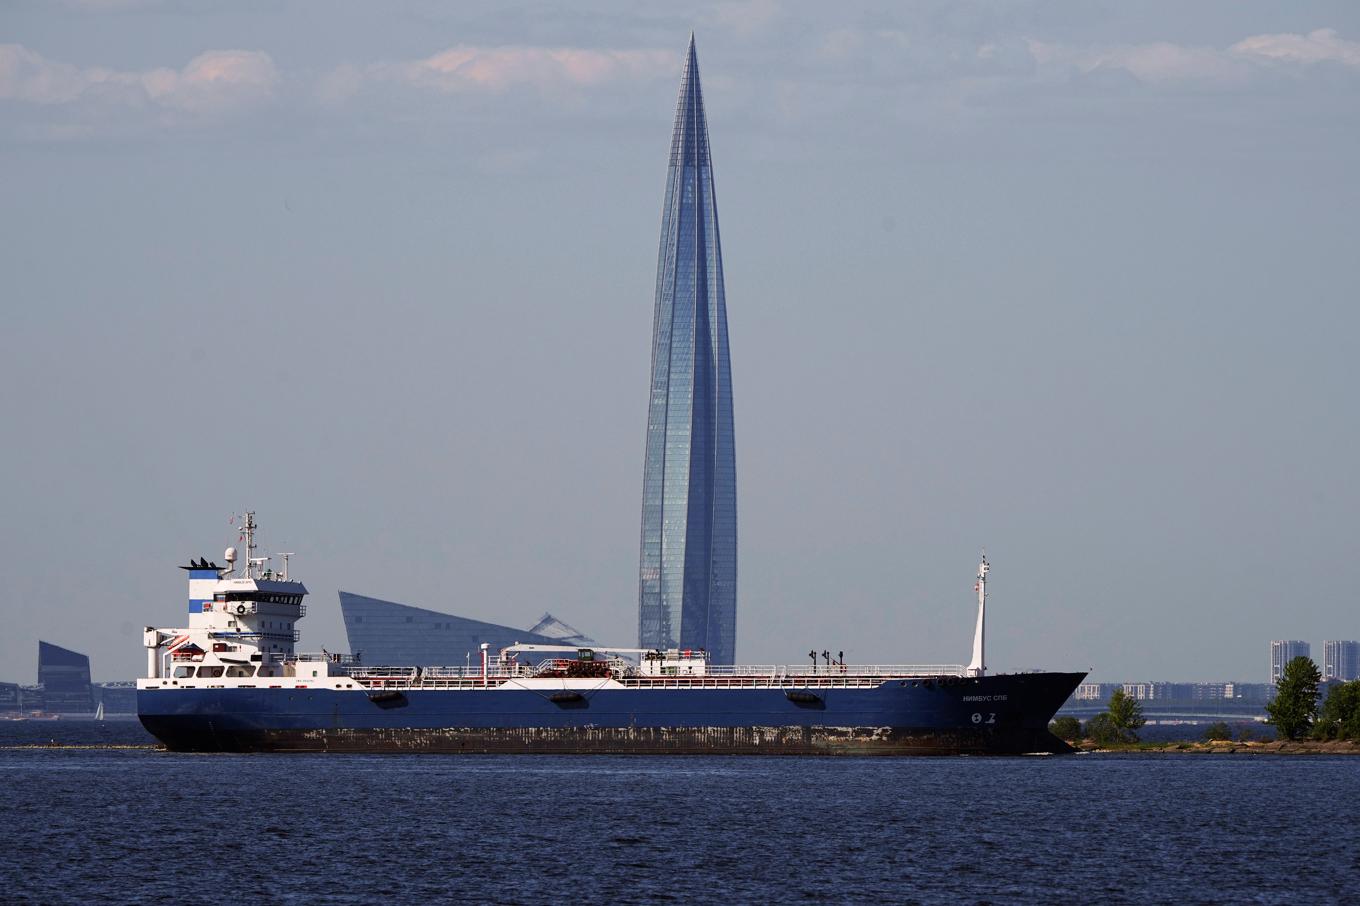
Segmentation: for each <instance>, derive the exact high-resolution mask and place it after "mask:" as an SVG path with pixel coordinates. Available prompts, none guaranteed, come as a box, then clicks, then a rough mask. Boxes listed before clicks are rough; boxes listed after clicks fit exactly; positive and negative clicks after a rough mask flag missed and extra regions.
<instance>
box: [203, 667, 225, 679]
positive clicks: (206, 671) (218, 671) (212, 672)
mask: <svg viewBox="0 0 1360 906" xmlns="http://www.w3.org/2000/svg"><path fill="white" fill-rule="evenodd" d="M221 675H222V668H221V667H220V666H218V665H215V664H204V665H203V666H202V667H199V668H198V677H199V679H203V678H204V677H218V676H221Z"/></svg>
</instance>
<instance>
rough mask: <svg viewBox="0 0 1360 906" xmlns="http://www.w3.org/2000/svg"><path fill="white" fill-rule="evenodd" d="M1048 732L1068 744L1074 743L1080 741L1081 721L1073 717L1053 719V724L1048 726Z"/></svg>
mask: <svg viewBox="0 0 1360 906" xmlns="http://www.w3.org/2000/svg"><path fill="white" fill-rule="evenodd" d="M1048 730H1049V732H1050V733H1052V734H1053V735H1054V736H1056V737H1058V738H1059V739H1065V740H1067V741H1068V742H1076V741H1077V740H1078V739H1081V721H1079V720H1077V719H1076V718H1075V717H1066V716H1064V717H1055V718H1053V723H1051V724H1049V725H1048Z"/></svg>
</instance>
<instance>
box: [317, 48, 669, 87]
mask: <svg viewBox="0 0 1360 906" xmlns="http://www.w3.org/2000/svg"><path fill="white" fill-rule="evenodd" d="M678 67H679V57H678V55H677V54H676V53H674V52H673V51H665V50H585V49H581V48H574V47H529V46H519V45H510V46H503V47H476V46H473V45H468V44H459V45H456V46H454V47H450V48H449V49H447V50H443V51H440V52H439V53H437V54H435V55H433V56H430V57H426V58H424V59H422V60H413V61H407V62H398V63H377V64H374V65H372V66H369V67H367V68H366V69H365V70H364V72H365V74H366V75H367V76H368V77H369V78H372V79H377V80H382V81H395V82H401V83H405V84H408V85H412V86H416V87H419V88H425V89H429V90H432V91H438V92H442V93H446V94H453V93H460V92H501V91H506V90H507V89H510V88H514V87H520V86H525V87H531V88H535V89H538V90H542V91H548V92H552V91H556V90H558V89H560V88H562V87H572V86H574V87H588V86H593V85H599V84H601V83H604V82H609V81H614V80H619V79H637V78H653V77H656V76H659V75H662V74H666V75H674V74H675V72H676V71H677V69H678ZM342 70H344V71H342ZM342 70H336V71H335V72H333V73H332V74H331V75H330V76H329V77H328V80H329V82H330V84H331V85H332V86H334V85H337V84H338V85H341V86H344V85H348V86H350V87H353V86H354V79H353V76H354V73H353V72H352V71H351V70H350V69H348V68H342Z"/></svg>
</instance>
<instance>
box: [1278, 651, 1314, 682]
mask: <svg viewBox="0 0 1360 906" xmlns="http://www.w3.org/2000/svg"><path fill="white" fill-rule="evenodd" d="M1312 656H1313V655H1312V649H1311V648H1310V647H1309V646H1308V643H1307V642H1300V641H1275V642H1271V643H1270V681H1271V682H1272V683H1274V684H1276V685H1278V684H1279V682H1280V677H1282V676H1284V665H1285V664H1288V663H1289V662H1290V661H1292V660H1293V659H1294V658H1296V657H1312Z"/></svg>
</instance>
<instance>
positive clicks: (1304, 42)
mask: <svg viewBox="0 0 1360 906" xmlns="http://www.w3.org/2000/svg"><path fill="white" fill-rule="evenodd" d="M1230 49H1231V51H1232V52H1233V53H1235V54H1238V55H1239V56H1243V57H1248V58H1259V59H1262V60H1270V61H1273V62H1277V63H1302V64H1312V63H1342V64H1344V65H1346V66H1356V67H1360V42H1357V41H1347V40H1345V39H1343V38H1340V37H1338V36H1337V33H1336V29H1333V28H1319V29H1317V30H1316V31H1311V32H1309V33H1308V34H1306V35H1295V34H1275V35H1256V36H1255V37H1251V38H1246V39H1244V40H1242V41H1238V42H1237V43H1236V44H1234V45H1233V46H1232V47H1231V48H1230Z"/></svg>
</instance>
